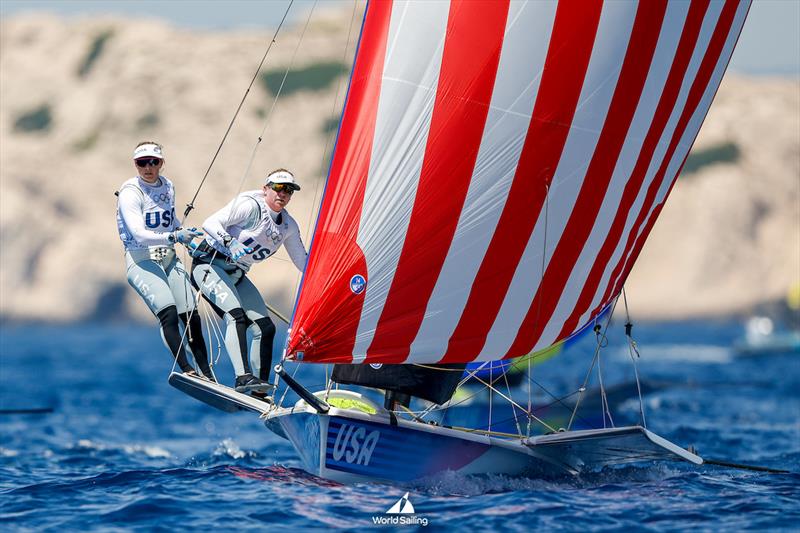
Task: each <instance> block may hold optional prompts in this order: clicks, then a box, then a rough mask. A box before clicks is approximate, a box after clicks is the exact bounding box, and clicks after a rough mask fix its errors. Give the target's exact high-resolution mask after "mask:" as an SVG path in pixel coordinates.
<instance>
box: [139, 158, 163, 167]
mask: <svg viewBox="0 0 800 533" xmlns="http://www.w3.org/2000/svg"><path fill="white" fill-rule="evenodd" d="M160 164H161V160H160V159H158V158H156V157H151V158H147V159H137V160H136V166H137V167H140V168H144V167H146V166H147V165H150V166H151V167H157V166H158V165H160Z"/></svg>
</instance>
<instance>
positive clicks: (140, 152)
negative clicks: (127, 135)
mask: <svg viewBox="0 0 800 533" xmlns="http://www.w3.org/2000/svg"><path fill="white" fill-rule="evenodd" d="M142 157H157V158H158V159H164V152H162V151H161V147H160V146H159V145H157V144H150V143H148V144H143V145H141V146H137V147H136V150H134V151H133V158H134V159H141V158H142Z"/></svg>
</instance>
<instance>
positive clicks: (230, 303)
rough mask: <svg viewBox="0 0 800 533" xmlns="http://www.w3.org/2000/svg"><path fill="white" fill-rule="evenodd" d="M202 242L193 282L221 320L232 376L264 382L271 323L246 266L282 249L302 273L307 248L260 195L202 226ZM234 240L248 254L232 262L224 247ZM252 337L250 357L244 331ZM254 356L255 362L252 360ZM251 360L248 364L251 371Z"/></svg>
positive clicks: (248, 195) (240, 200) (242, 199)
mask: <svg viewBox="0 0 800 533" xmlns="http://www.w3.org/2000/svg"><path fill="white" fill-rule="evenodd" d="M203 230H204V231H205V232H206V240H205V241H204V242H203V243H202V244H201V245H200V247H199V248H198V249H197V250H196V251H195V253H194V254H193V257H194V259H193V261H192V281H193V282H194V284H195V287H198V288H199V289H200V291H201V292H202V294H203V297H205V299H206V300H208V302H210V303H211V305H212V307H213V308H214V309H215V310H216V311H217V313H218V314H220V316H222V317H223V318H224V319H225V322H226V330H225V347H226V349H227V351H228V355H229V356H230V358H231V363H233V368H234V370H235V371H236V375H237V376H240V375H243V374H245V373H252V374H254V375H256V376H258V377H259V378H260V379H262V380H264V381H266V380H267V379H268V378H269V371H270V368H271V366H272V341H273V339H274V337H275V324H274V323H273V322H272V320H271V319H270V318H269V315H268V312H267V306H266V304H265V303H264V299H263V298H262V297H261V294H260V293H259V291H258V289H257V288H256V286H255V285H253V283H252V282H251V281H250V280H249V279H248V278H247V272H248V271H249V269H250V267H251V266H252V265H253V264H255V263H259V262H261V261H264V260H266V259H267V258H269V257H270V256H272V255H273V254H275V252H277V251H278V249H279V248H280V247H281V246H285V247H286V251H287V252H288V253H289V257H291V259H292V262H293V263H294V264H295V266H296V267H297V269H298V270H300V271H301V272H302V271H303V269H304V268H305V264H306V257H307V254H306V249H305V246H304V245H303V241H302V240H301V239H300V229H299V227H298V225H297V222H295V220H294V219H293V218H292V217H291V216H290V215H289V213H288V212H287V211H286V210H285V209H284V210H282V211H281V212H280V213H276V212H275V211H272V210H271V209H270V208H269V207H268V206H267V203H266V201H265V199H264V193H263V192H262V191H259V190H255V191H247V192H244V193H242V194H240V195H239V196H237V197H236V198H234V199H233V200H232V201H231V202H230V203H228V204H227V205H226V206H225V207H223V208H222V209H220V210H219V211H217V212H216V213H214V214H213V215H211V216H210V217H208V218H207V219H206V220H205V222H203ZM228 238H235V239H237V240H238V241H239V242H240V243H242V244H243V245H244V246H247V247H249V248H251V249H252V252H251V253H249V254H247V255H245V256H244V257H242V258H241V259H239V260H238V261H235V262H234V261H233V260H232V259H231V257H230V255H229V254H230V251H229V250H228V248H227V247H226V246H225V245H224V242H225V240H226V239H228ZM248 331H249V332H250V334H251V336H252V341H251V344H250V352H249V353H250V358H248V357H247V353H248V350H247V332H248ZM256 356H258V357H256ZM249 359H252V369H251V366H250V361H249Z"/></svg>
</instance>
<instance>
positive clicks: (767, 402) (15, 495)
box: [0, 322, 800, 531]
mask: <svg viewBox="0 0 800 533" xmlns="http://www.w3.org/2000/svg"><path fill="white" fill-rule="evenodd" d="M617 330H619V331H617ZM621 330H622V326H621V325H615V326H613V327H612V330H610V331H611V333H609V339H608V340H609V344H608V346H607V347H605V348H604V349H603V350H602V352H601V354H602V356H601V361H602V371H603V379H604V382H605V383H606V384H607V385H612V384H614V383H620V382H624V381H625V380H629V379H631V377H632V370H631V365H630V358H629V355H628V351H627V349H626V347H625V344H624V342H623V340H624V338H623V335H622V331H621ZM614 332H616V333H614ZM740 333H741V328H740V325H739V324H738V323H735V322H687V323H671V324H644V325H639V326H637V327H636V328H635V329H634V336H635V337H636V338H637V341H638V342H639V347H640V351H641V358H640V359H639V370H640V374H641V375H642V378H643V380H645V381H648V382H654V383H655V382H657V383H658V384H659V386H658V388H657V389H656V391H655V392H652V393H650V394H648V395H646V397H645V409H646V415H647V423H648V427H649V428H650V429H651V430H653V431H655V432H656V433H658V434H660V435H662V436H664V437H666V438H667V439H670V440H672V441H673V442H675V443H677V444H679V445H681V446H688V445H693V446H695V447H696V448H697V449H698V451H699V453H700V454H701V455H703V456H704V457H708V458H715V459H719V460H724V461H729V462H737V463H748V464H755V465H760V466H766V467H771V468H777V469H785V470H789V471H790V472H791V473H789V474H769V473H762V472H753V471H747V470H740V469H734V468H723V467H716V466H703V467H694V466H692V465H682V464H677V463H671V464H667V465H648V466H642V467H625V468H620V469H613V470H609V471H604V472H600V473H595V474H591V475H586V476H582V477H577V478H573V477H570V478H564V479H560V480H549V481H543V480H536V479H526V478H508V477H502V476H496V477H495V476H489V477H467V476H460V475H456V474H448V475H442V476H440V477H438V478H436V479H432V480H426V481H425V482H419V483H416V484H412V485H379V484H367V483H365V484H358V485H347V486H345V485H338V484H335V483H331V482H328V481H325V480H322V479H319V478H316V477H314V476H312V475H309V474H307V473H305V472H304V471H303V470H302V469H301V467H300V461H299V460H298V458H297V456H296V455H295V453H294V451H293V449H292V447H291V445H290V444H289V443H288V441H285V440H282V439H280V438H279V437H277V436H275V435H273V434H272V433H270V432H269V431H267V430H266V429H265V428H264V426H263V425H262V423H261V422H260V421H259V420H258V419H257V417H255V416H254V415H250V414H247V413H241V414H234V415H231V414H226V413H223V412H220V411H216V410H213V409H212V408H210V407H208V406H206V405H205V404H202V403H199V402H197V401H195V400H193V399H192V398H189V397H187V396H184V395H183V394H182V393H180V392H179V391H177V390H175V389H173V388H171V387H170V386H169V385H168V384H167V381H166V380H167V376H168V373H169V369H170V359H169V356H168V355H167V353H166V350H165V349H164V347H163V346H162V344H161V341H160V337H159V335H158V332H157V330H156V328H155V327H146V326H128V325H126V326H108V325H92V324H90V325H78V326H64V327H52V326H47V327H45V326H35V327H34V326H14V327H11V326H4V327H2V329H0V409H3V410H6V411H7V410H10V409H34V408H51V409H52V411H51V412H46V413H39V414H7V413H5V414H0V527H1V528H2V529H3V530H6V531H9V530H11V531H41V530H59V531H62V530H65V531H71V530H81V531H91V530H132V531H136V530H138V531H150V530H164V531H166V530H173V529H181V530H182V529H205V530H212V529H213V530H223V531H228V530H231V531H232V530H240V529H242V528H246V527H256V528H264V527H266V526H269V525H279V526H281V527H286V528H289V529H291V530H295V529H301V530H306V529H330V528H348V529H360V528H366V527H375V528H378V529H381V528H384V529H385V528H389V527H391V528H394V529H401V530H405V529H410V528H414V529H427V528H428V527H430V528H433V529H443V528H453V529H455V528H469V529H478V530H484V529H486V530H488V529H495V530H499V529H502V530H503V531H506V530H508V531H529V530H532V529H534V528H541V527H544V528H547V529H559V530H575V531H583V530H587V529H590V530H619V529H622V528H627V529H635V530H645V531H647V530H652V531H665V530H686V529H689V528H692V529H696V530H704V531H712V530H713V531H718V530H726V531H727V530H743V529H750V530H755V529H758V530H761V529H765V530H777V531H780V530H790V531H796V530H797V528H798V524H799V523H800V422H799V420H800V392H799V391H800V355H798V354H795V355H771V356H762V357H750V358H737V357H735V355H734V353H733V351H732V349H731V348H730V347H731V345H732V343H733V342H734V340H735V339H736V337H737V336H738V335H740ZM615 335H616V336H615ZM592 342H593V339H589V340H588V341H587V342H584V343H578V344H577V345H576V346H573V347H572V348H571V349H570V350H568V351H567V352H566V353H564V354H562V355H560V356H558V357H557V358H555V359H553V360H551V361H549V362H547V363H545V364H543V365H541V368H539V367H537V369H536V373H537V380H539V381H540V382H542V383H543V384H546V386H547V387H548V389H550V390H551V392H554V393H556V394H558V393H565V392H568V391H570V390H573V389H574V388H575V387H577V386H578V384H579V383H580V382H581V381H582V380H583V377H584V374H585V372H586V369H587V368H588V364H589V361H590V360H591V356H592V344H591V343H592ZM229 367H230V363H229V362H228V361H227V358H226V356H225V355H224V354H223V356H222V358H221V359H220V360H219V363H218V367H217V368H218V369H221V370H220V371H219V373H220V374H221V376H220V377H221V378H222V380H223V381H229V380H230V379H231V377H230V372H229V370H227V369H228V368H229ZM315 371H316V373H314V372H313V371H312V373H311V374H310V375H309V376H308V377H307V378H302V374H299V376H300V377H301V381H302V380H304V379H305V380H304V382H305V383H306V384H309V385H312V384H313V383H314V382H315V381H319V380H320V379H321V375H322V374H320V372H321V370H320V369H319V368H317V369H315ZM595 379H596V378H595ZM595 382H596V381H595ZM570 387H571V388H570ZM637 413H638V402H637V401H636V400H635V399H631V401H628V402H624V403H623V404H622V405H621V406H619V412H617V413H612V414H614V415H615V417H617V418H618V420H626V419H627V420H628V421H633V422H635V421H636V416H637ZM631 419H632V420H631ZM406 492H408V494H409V496H408V498H409V500H410V501H411V502H412V504H413V506H414V508H415V510H416V514H415V515H413V518H412V517H409V518H408V519H407V520H406V522H407V524H398V525H394V526H380V525H378V526H375V525H374V524H373V519H372V517H373V516H379V517H382V516H385V515H384V513H385V512H386V510H388V509H389V507H391V506H392V505H393V504H394V503H395V502H397V500H398V499H399V498H401V497H402V496H403V495H404V494H405V493H406ZM426 524H427V527H426Z"/></svg>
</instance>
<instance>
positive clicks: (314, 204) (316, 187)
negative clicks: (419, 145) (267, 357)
mask: <svg viewBox="0 0 800 533" xmlns="http://www.w3.org/2000/svg"><path fill="white" fill-rule="evenodd" d="M357 7H358V3H357V1H356V0H353V14H352V15H351V16H350V26H349V27H348V29H347V41H345V45H344V52H343V53H342V64H343V65H346V64H347V51H348V50H349V49H350V38H351V36H352V34H353V26H354V25H355V20H356V11H357V10H356V8H357ZM351 64H352V63H351ZM343 77H344V76H339V81H338V82H337V84H336V94H335V95H334V97H333V105H331V113H330V118H329V121H330V120H333V118H334V116H335V115H336V106H337V102H338V100H339V94H340V93H341V89H342V78H343ZM339 120H340V121H341V115H340V118H339ZM329 123H330V122H329ZM333 136H334V132H330V133H329V134H328V135H327V136H326V138H325V148H324V149H323V150H322V157H321V158H320V169H323V172H324V169H325V157H326V155H327V154H328V146H330V142H331V138H332V137H333ZM331 155H333V154H331ZM315 181H316V183H315V185H314V199H313V201H312V202H311V210H310V211H309V213H308V220H307V221H306V235H305V242H310V233H311V227H312V224H311V222H312V221H313V220H314V219H315V218H316V214H315V213H318V212H319V209H320V206H319V204H318V202H317V199H318V198H319V194H320V190H319V189H320V182H319V180H315ZM301 277H302V273H298V274H297V275H295V280H294V287H293V288H292V294H294V295H295V298H296V297H297V289H298V286H299V285H300V279H301ZM284 322H286V324H287V325H288V324H289V321H288V320H285V319H284Z"/></svg>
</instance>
